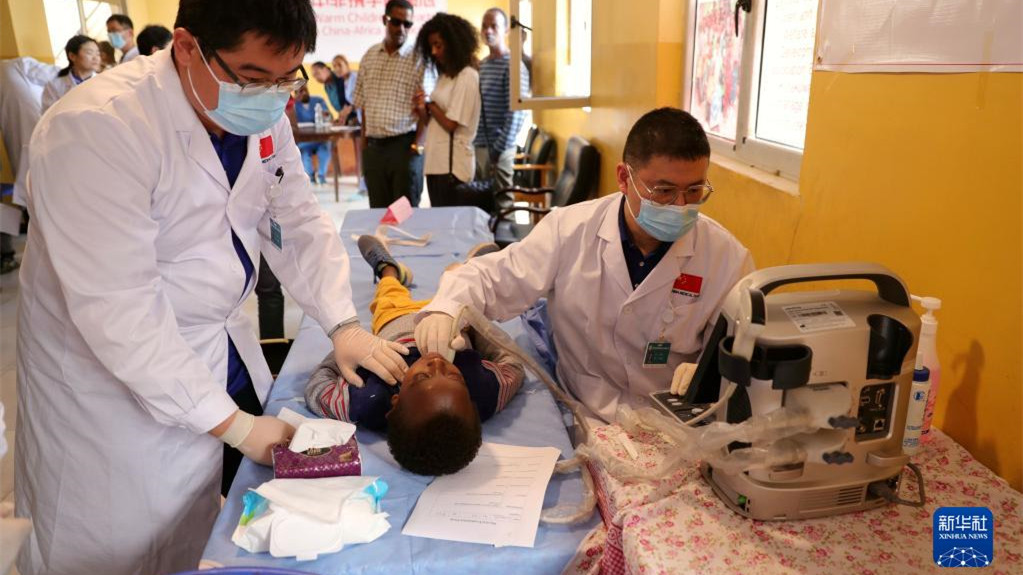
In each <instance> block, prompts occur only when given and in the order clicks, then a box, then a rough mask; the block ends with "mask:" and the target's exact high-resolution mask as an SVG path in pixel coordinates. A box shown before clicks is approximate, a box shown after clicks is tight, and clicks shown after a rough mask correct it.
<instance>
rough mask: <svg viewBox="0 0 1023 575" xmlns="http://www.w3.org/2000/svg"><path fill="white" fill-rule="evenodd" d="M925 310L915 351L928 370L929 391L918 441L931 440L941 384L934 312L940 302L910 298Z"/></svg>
mask: <svg viewBox="0 0 1023 575" xmlns="http://www.w3.org/2000/svg"><path fill="white" fill-rule="evenodd" d="M912 297H913V301H915V302H917V303H919V304H920V305H921V306H922V307H923V308H924V309H925V310H927V311H926V312H924V314H923V315H922V316H920V343H919V344H918V347H917V349H918V350H920V351H919V353H920V354H922V356H923V365H924V367H926V368H927V369H928V370H930V380H931V389H930V392H929V393H928V394H927V408H926V409H925V410H924V421H923V426H922V427H921V430H920V433H921V435H920V441H921V442H922V443H927V442H928V441H930V440H931V419H933V417H934V402H935V400H936V399H937V398H938V386H939V385H940V383H941V366H940V365H939V364H938V341H937V338H938V319H937V318H936V317H934V312H935V311H936V310H939V309H941V300H940V299H938V298H936V297H926V296H924V297H920V296H912Z"/></svg>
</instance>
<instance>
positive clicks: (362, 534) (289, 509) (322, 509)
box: [231, 477, 391, 561]
mask: <svg viewBox="0 0 1023 575" xmlns="http://www.w3.org/2000/svg"><path fill="white" fill-rule="evenodd" d="M374 481H376V478H375V477H325V478H321V479H274V480H271V481H268V482H266V483H264V484H263V485H260V486H259V487H257V488H256V489H255V490H254V491H255V492H256V493H258V494H260V495H262V496H263V497H265V498H267V499H268V500H269V501H270V504H269V506H268V507H267V510H266V511H265V512H264V513H263V514H262V515H260V516H259V517H257V518H255V519H253V520H252V521H249V523H248V525H246V526H244V527H242V526H239V527H238V528H237V529H235V532H234V535H233V536H232V537H231V540H232V541H233V542H234V543H235V544H236V545H238V546H239V547H241V548H242V549H245V550H246V551H248V552H250V553H262V552H266V551H269V552H270V554H271V555H273V556H274V557H295V558H296V559H298V560H299V561H309V560H313V559H316V557H317V556H319V555H324V554H326V553H335V552H337V551H340V550H341V549H342V548H344V546H345V545H352V544H356V543H368V542H370V541H373V540H375V539H377V538H378V537H380V536H381V535H383V534H384V533H387V531H388V530H389V529H390V528H391V524H390V522H388V521H387V516H388V515H387V513H376V512H375V509H374V500H373V497H372V496H370V495H369V494H367V493H366V492H365V491H364V489H365V488H366V486H368V485H370V484H371V483H373V482H374Z"/></svg>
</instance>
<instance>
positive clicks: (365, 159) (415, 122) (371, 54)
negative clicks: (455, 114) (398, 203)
mask: <svg viewBox="0 0 1023 575" xmlns="http://www.w3.org/2000/svg"><path fill="white" fill-rule="evenodd" d="M383 24H384V27H385V29H386V33H385V35H384V41H383V42H381V43H379V44H376V45H374V46H373V47H371V48H370V49H369V50H368V51H366V55H365V56H363V57H362V60H361V61H360V62H359V77H358V80H356V83H355V97H354V100H355V101H354V106H355V107H356V108H361V109H362V118H363V127H362V128H363V132H364V134H363V135H364V136H365V137H364V138H363V139H362V142H363V146H365V147H364V148H363V152H362V172H363V177H364V178H365V180H366V188H367V190H368V192H369V206H370V207H371V208H385V207H387V206H389V205H390V204H391V202H393V201H394V200H397V199H398V198H400V197H401V196H406V197H407V198H408V199H409V202H411V203H412V205H413V206H418V205H419V198H420V197H421V196H422V194H423V143H422V140H423V138H425V130H423V126H422V125H421V123H420V121H419V117H418V116H417V115H416V114H415V113H414V112H413V110H412V97H413V96H415V95H416V93H417V92H419V91H420V90H422V89H423V75H424V70H425V67H424V64H423V60H422V58H420V57H419V55H418V53H417V52H416V49H415V42H409V41H408V33H409V29H411V28H412V4H411V3H409V2H408V0H390V1H389V2H388V3H387V6H386V7H385V9H384V16H383Z"/></svg>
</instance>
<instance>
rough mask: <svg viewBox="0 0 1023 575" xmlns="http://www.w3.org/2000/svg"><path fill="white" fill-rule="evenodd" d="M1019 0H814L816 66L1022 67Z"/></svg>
mask: <svg viewBox="0 0 1023 575" xmlns="http://www.w3.org/2000/svg"><path fill="white" fill-rule="evenodd" d="M1021 28H1023V1H1020V0H856V1H855V2H850V1H848V0H821V8H820V20H819V26H818V32H819V34H818V39H817V57H816V59H815V63H814V69H816V70H833V71H837V72H976V71H988V72H1023V33H1021Z"/></svg>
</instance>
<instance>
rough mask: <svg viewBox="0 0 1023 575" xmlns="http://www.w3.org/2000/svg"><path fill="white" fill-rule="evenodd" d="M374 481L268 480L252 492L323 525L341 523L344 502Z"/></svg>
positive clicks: (358, 478)
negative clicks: (321, 522) (323, 523)
mask: <svg viewBox="0 0 1023 575" xmlns="http://www.w3.org/2000/svg"><path fill="white" fill-rule="evenodd" d="M376 479H377V478H376V477H369V476H365V475H350V476H347V477H320V478H318V479H271V480H270V481H267V482H266V483H264V484H262V485H260V486H259V487H257V488H256V489H254V491H255V492H256V493H258V494H260V495H262V496H263V497H266V498H267V499H268V500H269V501H270V502H271V503H274V504H276V505H277V506H279V507H283V508H285V509H287V510H288V511H294V512H296V513H302V514H304V515H306V516H308V517H311V518H313V519H316V520H318V521H323V522H325V523H337V522H338V521H340V520H341V509H342V508H343V507H344V504H345V500H347V499H348V498H349V497H350V496H352V495H353V494H355V493H361V492H362V490H363V489H365V488H366V486H368V485H369V484H371V483H373V482H374V481H376Z"/></svg>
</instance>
